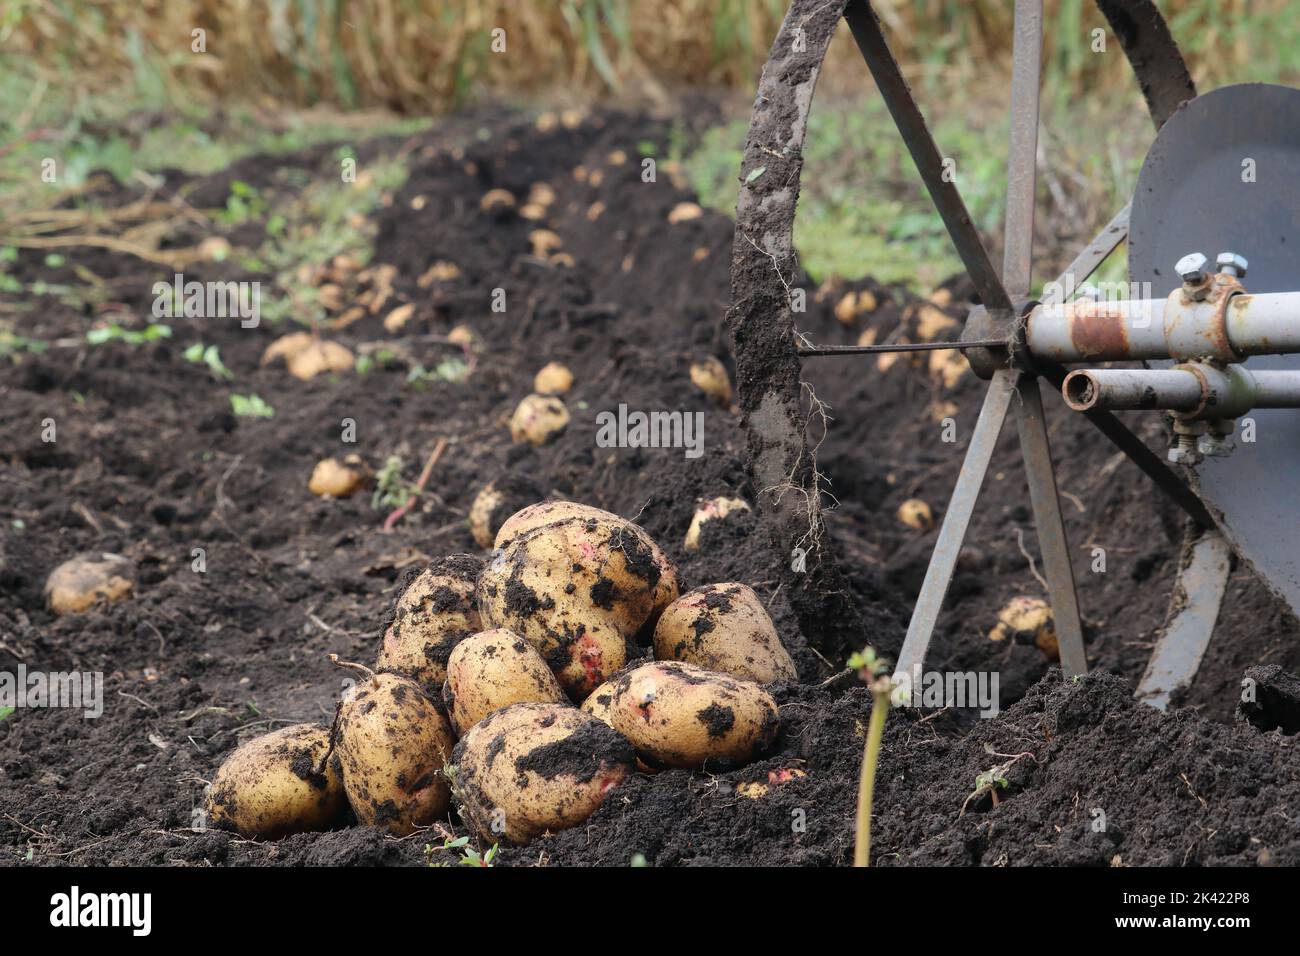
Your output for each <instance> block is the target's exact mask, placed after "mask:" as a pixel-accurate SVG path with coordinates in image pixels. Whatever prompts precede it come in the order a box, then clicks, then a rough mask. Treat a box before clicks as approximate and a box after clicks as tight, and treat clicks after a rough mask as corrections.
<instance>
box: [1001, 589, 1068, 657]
mask: <svg viewBox="0 0 1300 956" xmlns="http://www.w3.org/2000/svg"><path fill="white" fill-rule="evenodd" d="M1008 639H1010V640H1013V641H1015V642H1016V643H1017V644H1033V645H1034V646H1035V647H1037V648H1038V649H1039V650H1040V651H1042V652H1043V655H1044V656H1045V657H1046V658H1047V659H1048V660H1052V661H1057V660H1060V659H1061V645H1060V641H1059V640H1058V639H1057V636H1056V620H1055V618H1054V617H1053V616H1052V607H1051V605H1050V604H1048V603H1047V602H1046V601H1044V600H1043V599H1042V598H1033V597H1014V598H1012V599H1011V600H1010V601H1008V602H1007V604H1006V606H1005V607H1003V608H1002V610H1001V611H999V612H998V623H997V624H995V625H994V626H993V630H992V631H990V632H989V640H992V641H1005V640H1008Z"/></svg>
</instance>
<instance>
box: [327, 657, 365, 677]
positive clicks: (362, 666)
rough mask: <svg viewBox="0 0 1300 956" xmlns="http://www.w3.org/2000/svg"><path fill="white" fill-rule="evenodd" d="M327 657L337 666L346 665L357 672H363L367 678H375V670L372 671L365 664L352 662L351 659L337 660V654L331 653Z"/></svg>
mask: <svg viewBox="0 0 1300 956" xmlns="http://www.w3.org/2000/svg"><path fill="white" fill-rule="evenodd" d="M329 657H330V660H331V661H333V662H334V663H335V664H337V665H338V666H339V667H346V668H347V669H348V670H351V671H356V672H357V673H359V674H364V675H365V677H366V679H367V680H374V679H375V672H374V671H372V670H371V669H370V668H369V667H367V666H366V665H365V664H354V663H352V662H351V661H341V660H339V656H338V655H337V654H331V655H330V656H329Z"/></svg>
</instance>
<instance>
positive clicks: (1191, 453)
mask: <svg viewBox="0 0 1300 956" xmlns="http://www.w3.org/2000/svg"><path fill="white" fill-rule="evenodd" d="M1199 445H1200V442H1199V441H1198V440H1197V439H1196V438H1195V437H1194V436H1192V435H1178V436H1177V437H1176V438H1175V439H1174V442H1173V444H1172V445H1170V446H1169V454H1167V455H1165V459H1166V460H1167V461H1168V462H1169V463H1170V464H1171V465H1195V464H1196V463H1197V462H1199V461H1200V460H1201V453H1200V450H1199Z"/></svg>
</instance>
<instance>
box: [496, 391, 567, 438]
mask: <svg viewBox="0 0 1300 956" xmlns="http://www.w3.org/2000/svg"><path fill="white" fill-rule="evenodd" d="M568 424H569V410H568V409H567V408H565V407H564V402H562V401H561V400H560V399H558V398H556V397H555V396H554V395H528V396H526V397H525V398H524V400H523V401H521V402H520V403H519V405H518V406H517V407H516V408H515V413H514V414H513V415H511V416H510V438H511V439H512V440H513V441H514V443H515V444H516V445H519V444H522V443H524V442H528V444H530V445H545V444H546V443H547V442H548V441H550V440H551V439H552V438H554V437H555V436H556V435H558V434H559V433H560V432H562V431H564V429H565V428H566V427H567V426H568Z"/></svg>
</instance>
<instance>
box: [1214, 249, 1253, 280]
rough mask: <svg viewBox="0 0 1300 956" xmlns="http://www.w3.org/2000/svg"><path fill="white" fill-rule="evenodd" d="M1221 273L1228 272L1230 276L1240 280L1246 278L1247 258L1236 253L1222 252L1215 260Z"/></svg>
mask: <svg viewBox="0 0 1300 956" xmlns="http://www.w3.org/2000/svg"><path fill="white" fill-rule="evenodd" d="M1215 263H1216V264H1217V265H1218V267H1219V271H1220V272H1226V273H1227V274H1228V275H1230V276H1235V277H1236V278H1238V279H1244V278H1246V266H1247V265H1249V263H1248V262H1246V257H1245V256H1241V255H1238V254H1237V253H1235V252H1220V253H1219V257H1218V258H1217V259H1216V260H1215Z"/></svg>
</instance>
